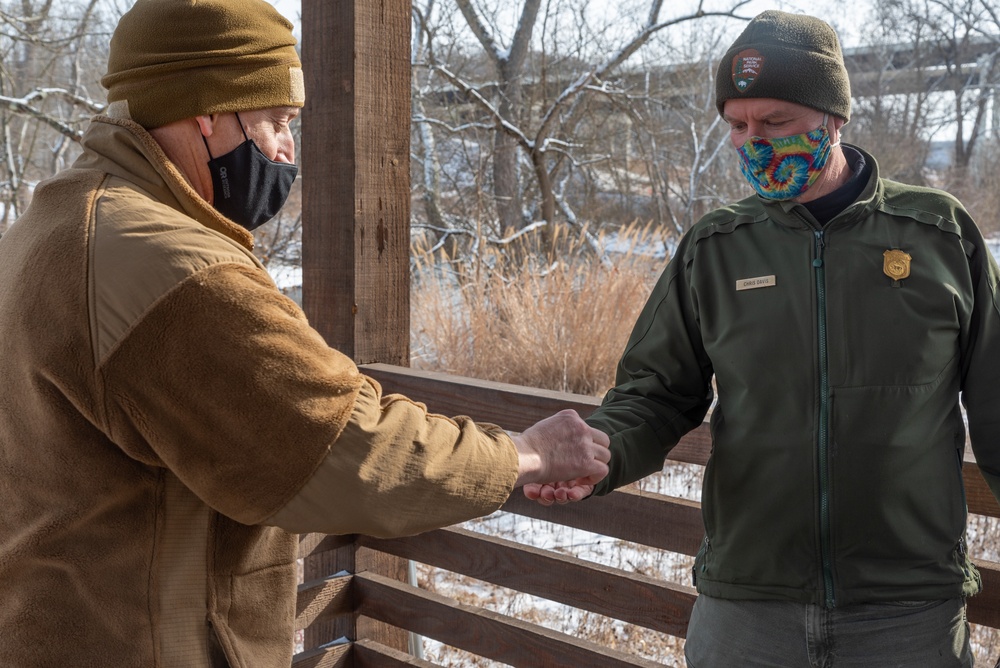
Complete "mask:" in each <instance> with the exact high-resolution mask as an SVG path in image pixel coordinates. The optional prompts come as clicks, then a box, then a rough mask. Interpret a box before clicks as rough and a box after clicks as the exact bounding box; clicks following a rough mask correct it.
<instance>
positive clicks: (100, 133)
mask: <svg viewBox="0 0 1000 668" xmlns="http://www.w3.org/2000/svg"><path fill="white" fill-rule="evenodd" d="M82 144H83V149H84V151H83V154H82V155H81V156H80V157H79V158H78V159H77V160H76V162H75V163H74V164H73V167H75V168H79V169H96V170H100V171H102V172H105V173H107V174H111V175H112V176H117V177H120V178H122V179H125V180H126V181H129V182H131V183H134V184H135V185H136V186H137V187H139V188H141V189H142V190H144V191H146V192H147V193H148V194H149V195H150V196H151V197H153V198H154V199H155V200H157V201H158V202H161V203H162V204H166V205H167V206H170V207H172V208H174V209H177V210H178V211H180V212H181V213H184V214H185V215H187V216H189V217H191V218H193V219H195V220H196V221H198V222H199V223H201V224H202V225H204V226H205V227H208V228H209V229H212V230H215V231H216V232H219V233H221V234H224V235H225V236H227V237H229V238H230V239H232V240H233V241H235V242H237V243H239V244H240V245H241V246H244V247H245V248H246V249H247V250H253V235H252V234H250V232H248V231H247V230H246V229H244V228H242V227H240V226H239V225H237V224H236V223H234V222H233V221H231V220H229V219H228V218H226V217H225V216H223V215H222V214H221V213H219V212H218V211H216V210H215V208H214V207H213V206H212V205H211V204H209V203H208V202H207V201H205V199H203V198H202V197H201V196H200V195H199V194H198V193H197V192H196V191H195V190H194V188H192V187H191V184H189V183H188V182H187V179H185V178H184V176H183V175H182V174H181V172H180V170H178V169H177V167H176V166H175V165H174V164H173V163H172V162H171V161H170V159H169V158H167V156H166V154H165V153H164V152H163V149H162V148H160V145H159V144H158V143H157V142H156V140H155V139H153V137H152V135H150V134H149V133H148V132H146V130H145V129H144V128H143V127H142V126H141V125H139V124H138V123H135V122H134V121H130V120H127V119H121V118H109V117H107V116H95V117H94V118H93V119H91V122H90V127H88V128H87V131H86V132H85V133H84V135H83V140H82Z"/></svg>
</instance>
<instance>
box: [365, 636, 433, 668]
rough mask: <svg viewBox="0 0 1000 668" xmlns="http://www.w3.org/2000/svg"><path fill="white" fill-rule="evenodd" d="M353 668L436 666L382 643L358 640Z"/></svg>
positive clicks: (428, 667) (418, 667)
mask: <svg viewBox="0 0 1000 668" xmlns="http://www.w3.org/2000/svg"><path fill="white" fill-rule="evenodd" d="M353 654H354V668H407V667H412V666H416V667H417V668H436V667H437V664H435V663H431V662H430V661H424V660H422V659H418V658H416V657H414V656H410V655H409V654H404V653H403V652H400V651H398V650H395V649H393V648H391V647H386V646H385V645H383V644H382V643H377V642H373V641H371V640H359V641H357V642H356V643H354V652H353Z"/></svg>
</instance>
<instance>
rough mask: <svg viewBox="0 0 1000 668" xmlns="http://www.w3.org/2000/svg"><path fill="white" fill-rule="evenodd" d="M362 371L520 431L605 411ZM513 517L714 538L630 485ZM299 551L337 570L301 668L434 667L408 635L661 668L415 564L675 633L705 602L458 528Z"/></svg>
mask: <svg viewBox="0 0 1000 668" xmlns="http://www.w3.org/2000/svg"><path fill="white" fill-rule="evenodd" d="M365 372H366V373H368V374H370V375H372V376H373V377H375V378H376V379H377V380H379V381H380V382H382V384H383V386H384V387H385V388H386V389H387V391H396V392H403V393H405V394H407V395H409V396H415V397H420V398H421V399H423V400H424V401H426V403H427V404H428V407H429V408H431V410H433V411H435V412H440V413H444V414H449V415H458V414H465V415H471V416H472V417H473V418H476V419H478V420H482V421H489V422H494V423H497V424H499V425H501V426H503V427H505V428H507V429H510V430H512V431H520V430H523V429H525V428H527V427H528V426H530V425H531V424H533V423H534V422H536V421H537V420H539V419H541V418H543V417H546V416H548V415H551V414H552V413H554V412H556V411H558V410H560V409H562V408H575V409H576V410H578V411H579V412H580V413H581V414H584V415H586V414H588V413H589V412H590V411H592V410H593V409H594V408H595V407H596V405H597V403H598V401H597V400H596V399H592V398H589V397H581V396H577V395H568V394H562V393H556V392H549V391H544V390H535V389H530V388H521V387H516V386H512V385H505V384H500V383H490V382H485V381H479V380H472V379H466V378H456V377H451V376H446V375H443V374H436V373H427V372H417V371H413V370H410V369H404V368H400V367H391V366H385V365H373V366H371V367H366V368H365ZM709 448H710V438H709V434H708V430H707V425H703V426H702V427H701V428H699V429H697V430H695V431H694V432H692V433H691V434H690V435H688V436H687V437H686V438H685V439H684V440H683V441H682V442H681V443H680V445H679V446H678V447H677V448H675V449H674V450H673V451H672V452H671V454H670V459H671V460H674V461H679V462H687V463H692V464H700V465H704V463H705V462H706V461H707V459H708V453H709ZM963 473H964V477H965V482H966V489H967V492H968V503H969V509H970V512H972V513H975V514H980V515H987V516H991V517H1000V507H998V505H997V503H996V501H995V499H994V498H993V496H992V494H991V493H990V491H989V488H988V487H987V486H986V483H985V481H984V480H983V478H982V476H981V475H980V473H979V471H978V469H977V468H976V466H975V464H974V462H972V461H971V460H970V461H967V462H966V464H965V468H964V471H963ZM503 509H504V510H505V511H507V512H510V513H515V514H518V515H522V516H526V517H531V518H536V519H539V520H545V521H549V522H553V523H556V524H558V525H561V526H564V527H571V528H575V529H581V530H585V531H589V532H593V533H596V534H601V535H603V536H609V537H613V538H617V539H621V540H624V541H630V542H633V543H636V544H639V545H643V546H649V547H652V548H659V549H661V550H667V551H670V552H675V553H679V554H682V555H689V556H692V555H694V554H695V553H696V552H697V550H698V548H699V546H700V543H701V540H702V536H703V533H704V531H703V526H702V519H701V509H700V504H698V503H697V502H695V501H690V500H686V499H681V498H676V497H671V496H665V495H661V494H654V493H649V492H640V491H636V490H634V489H623V490H619V491H616V492H613V493H611V494H609V495H607V496H605V497H600V498H594V499H588V500H587V501H586V502H584V503H577V504H567V505H556V506H551V507H543V506H541V505H538V504H536V503H533V502H528V501H526V500H525V499H524V498H523V496H521V495H520V494H515V495H513V496H512V498H511V499H510V500H509V501H508V502H507V504H506V505H505V506H504V508H503ZM301 547H302V549H301V553H302V555H303V556H304V557H305V558H306V560H307V567H306V572H307V573H310V572H312V573H317V572H321V573H322V572H323V571H322V568H323V567H324V566H325V567H326V568H327V570H331V569H336V570H331V572H328V573H323V575H322V576H321V577H314V578H311V579H310V581H308V582H307V583H306V584H304V585H302V586H301V588H300V592H299V607H298V613H297V615H298V616H297V626H298V628H301V629H305V630H306V631H307V633H306V647H307V648H306V649H305V650H304V651H302V652H301V653H299V654H297V655H296V658H295V662H294V666H296V668H301V667H303V666H310V667H312V666H316V667H319V666H344V667H347V666H389V667H391V666H432V665H434V664H432V663H429V662H427V661H423V660H421V659H418V658H416V657H415V656H414V655H412V654H410V653H409V652H408V651H407V645H406V639H407V638H408V637H409V634H410V633H412V634H419V635H421V636H425V637H428V638H432V639H434V640H437V641H439V642H441V643H444V644H446V645H450V646H453V647H457V648H460V649H462V650H465V651H467V652H470V653H472V654H474V655H478V656H481V657H486V658H489V659H492V660H495V661H499V662H502V663H506V664H510V665H514V666H564V665H565V666H572V665H584V666H596V665H600V666H612V667H615V666H650V667H651V666H656V665H661V664H659V663H656V662H653V661H650V660H648V659H644V658H641V657H638V656H635V655H632V654H629V653H628V652H624V651H621V650H619V649H613V648H609V647H605V646H602V645H600V644H597V643H595V642H591V641H588V640H584V639H581V638H579V637H578V636H576V635H570V634H565V633H560V632H557V631H553V630H550V629H548V628H544V627H542V626H539V625H536V624H533V623H529V622H526V621H523V620H520V619H516V618H513V617H509V616H506V615H503V614H499V613H497V612H494V611H490V610H487V609H484V608H481V607H477V606H473V605H468V604H464V603H460V602H458V601H456V600H453V599H451V598H448V597H446V596H442V595H440V594H438V593H435V592H431V591H427V590H424V589H420V588H418V587H416V586H413V585H411V584H408V583H407V582H406V577H405V574H406V569H405V564H406V563H407V560H413V561H416V562H420V563H423V564H427V565H429V566H433V567H436V568H439V569H444V570H446V571H450V572H453V573H457V574H461V575H464V576H468V577H471V578H474V579H476V580H479V581H482V582H485V583H491V584H494V585H499V586H502V587H506V588H509V589H512V590H515V591H517V592H523V593H526V594H530V595H532V596H537V597H541V598H544V599H548V600H551V601H555V602H557V603H561V604H564V605H566V606H571V607H573V608H577V609H579V610H585V611H590V612H594V613H598V614H600V615H605V616H607V617H610V618H613V619H616V620H621V621H623V622H626V623H629V624H635V625H638V626H640V627H645V628H648V629H652V630H654V631H658V632H662V633H664V634H669V635H671V636H677V637H684V636H685V634H686V631H687V623H688V618H689V617H690V613H691V607H692V605H693V604H694V600H695V597H696V593H695V590H694V589H693V588H692V587H689V586H687V585H683V584H676V583H673V582H668V581H665V580H660V579H656V578H652V577H648V576H646V575H643V574H640V573H636V572H630V571H626V570H623V569H619V568H613V567H609V566H603V565H600V564H596V563H593V562H590V561H585V560H582V559H579V558H577V557H574V556H569V555H566V554H561V553H558V552H555V551H550V550H545V549H539V548H536V547H531V546H527V545H522V544H519V543H517V542H515V541H513V540H510V539H506V538H500V537H496V536H489V535H485V534H482V533H478V532H473V531H469V530H467V529H464V528H459V527H449V528H446V529H440V530H437V531H431V532H428V533H425V534H422V535H419V536H413V537H409V538H400V539H394V540H379V539H374V538H370V537H366V536H357V537H331V536H321V535H316V534H313V535H309V536H304V537H303V538H302V543H301ZM344 550H353V551H354V554H353V556H354V564H355V565H356V566H357V567H356V568H354V569H348V570H341V569H339V568H338V566H337V562H338V559H333V560H331V559H330V557H329V555H331V554H336V553H338V552H339V553H342V552H343V551H344ZM393 560H395V561H393ZM341 561H342V560H341ZM312 562H318V563H319V564H321V566H320V570H319V571H317V569H316V568H310V567H309V563H312ZM387 564H388V566H387ZM365 565H375V566H374V568H372V569H367V568H366V567H365ZM977 565H978V566H979V569H980V572H981V574H982V576H983V584H984V592H983V593H982V594H980V595H978V596H975V597H973V598H971V599H970V600H969V620H970V622H972V623H975V624H981V625H985V626H989V627H993V628H1000V564H998V563H994V562H989V561H985V560H977Z"/></svg>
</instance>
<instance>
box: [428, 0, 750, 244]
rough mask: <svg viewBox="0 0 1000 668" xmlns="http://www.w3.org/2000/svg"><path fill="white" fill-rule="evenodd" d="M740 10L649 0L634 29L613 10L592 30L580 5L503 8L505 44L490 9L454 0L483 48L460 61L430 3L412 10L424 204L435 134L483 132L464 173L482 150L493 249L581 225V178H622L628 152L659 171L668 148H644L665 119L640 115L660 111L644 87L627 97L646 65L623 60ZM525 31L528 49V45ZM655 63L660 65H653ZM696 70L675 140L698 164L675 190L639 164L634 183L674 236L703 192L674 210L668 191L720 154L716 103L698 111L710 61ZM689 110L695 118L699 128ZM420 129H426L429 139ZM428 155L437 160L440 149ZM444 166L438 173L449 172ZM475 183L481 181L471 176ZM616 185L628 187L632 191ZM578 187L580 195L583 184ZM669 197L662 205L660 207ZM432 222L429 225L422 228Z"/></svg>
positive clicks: (532, 0)
mask: <svg viewBox="0 0 1000 668" xmlns="http://www.w3.org/2000/svg"><path fill="white" fill-rule="evenodd" d="M744 4H745V2H741V1H737V2H734V3H733V4H732V5H731V7H730V8H729V9H728V10H725V11H705V10H704V8H703V7H702V6H701V5H699V6H698V7H696V8H695V9H694V10H693V11H691V12H689V13H685V14H682V15H678V16H674V17H671V18H665V17H663V16H662V14H663V13H664V10H663V2H662V0H649V2H648V3H647V4H646V5H644V7H643V9H642V13H641V15H638V16H635V15H633V17H632V20H631V22H629V21H624V20H623V15H622V13H621V12H618V13H616V15H615V17H614V20H613V21H608V20H607V19H605V24H604V25H598V24H595V21H594V16H593V15H592V14H590V13H588V12H589V3H588V2H587V1H586V0H547V1H546V2H545V3H542V2H540V1H537V0H529V1H527V2H525V3H523V4H518V5H517V6H516V7H508V11H509V12H510V13H511V14H510V15H513V16H516V18H517V20H516V21H515V23H514V29H513V31H512V35H513V36H512V38H511V40H510V42H509V44H510V46H509V48H507V47H503V46H501V45H500V44H501V42H500V40H499V38H498V37H497V35H498V34H501V33H502V27H501V26H502V20H501V18H502V17H501V16H500V15H499V14H498V9H497V6H492V7H485V6H484V4H483V3H480V4H478V5H477V4H475V3H473V2H472V1H471V0H455V3H454V5H451V7H453V8H454V9H456V10H458V11H457V13H458V14H460V16H461V18H462V20H464V23H465V25H466V26H467V29H468V30H469V31H470V32H471V34H472V36H473V39H474V40H475V44H476V45H478V46H479V47H480V49H481V50H480V51H479V52H478V53H476V54H473V55H471V56H470V55H469V54H470V50H469V49H468V47H466V49H465V50H461V52H460V53H458V56H459V57H458V58H456V51H455V50H452V51H449V52H448V53H444V49H442V48H441V47H440V45H441V44H443V43H444V40H443V39H441V38H440V36H439V35H438V34H437V32H436V31H435V29H434V28H433V27H431V24H432V23H433V22H432V21H430V20H429V17H430V12H429V11H428V7H429V5H428V4H427V3H424V4H422V5H418V6H416V7H415V9H414V15H415V26H416V27H417V28H418V29H416V30H415V31H414V34H415V36H418V35H419V39H421V40H422V41H423V42H424V43H423V44H422V45H420V46H415V48H414V67H415V76H414V79H415V80H419V81H420V84H419V85H417V86H415V92H414V95H415V97H421V98H423V99H420V100H416V99H415V101H414V109H415V111H416V114H415V119H414V120H415V125H417V126H422V127H420V128H419V129H416V130H415V143H416V144H417V146H418V147H419V150H420V152H421V153H420V157H418V156H416V155H415V158H417V159H416V160H415V162H418V161H419V162H420V163H421V164H422V165H423V167H424V169H425V172H424V174H422V175H420V177H419V178H418V181H419V183H420V184H421V187H423V188H424V189H425V191H424V193H423V197H424V200H425V203H426V202H429V201H430V199H429V198H432V197H433V195H431V194H430V192H429V191H431V190H433V189H434V188H435V185H434V180H433V178H431V176H430V175H431V174H433V173H435V168H434V167H433V165H432V164H431V162H430V159H431V156H430V153H429V152H428V151H427V147H428V146H429V145H430V140H433V136H432V135H436V136H437V137H438V138H444V140H445V141H447V140H448V139H449V138H451V137H462V136H464V137H466V138H467V137H468V136H469V135H470V134H473V133H474V134H479V135H481V134H484V133H485V134H487V135H488V136H490V137H491V142H490V145H489V146H488V147H484V146H482V145H480V146H479V152H478V155H477V156H476V158H477V161H476V163H475V164H469V165H468V166H469V168H470V170H469V171H470V173H477V172H476V170H478V169H480V168H481V167H482V165H483V160H484V158H483V155H482V154H483V152H484V151H487V152H488V156H487V157H488V162H489V164H490V165H491V166H492V171H491V173H490V174H489V176H490V177H491V178H490V179H489V180H488V184H487V185H489V186H491V187H492V191H491V192H489V193H488V194H489V195H490V196H491V197H490V200H491V201H490V202H489V204H491V205H492V210H493V211H495V214H496V215H495V219H494V220H495V223H494V220H488V221H487V223H486V225H485V226H486V227H487V228H488V229H489V230H490V231H491V232H492V234H493V241H494V243H496V242H498V241H501V240H503V241H507V240H509V239H511V238H512V237H513V236H516V235H518V234H521V233H523V232H524V231H525V230H533V229H541V230H543V232H544V230H545V229H546V228H547V226H548V225H550V224H551V223H554V222H556V221H560V220H562V221H566V222H569V223H571V224H580V225H581V226H582V225H583V223H585V222H587V218H588V216H584V217H583V220H581V219H580V217H579V216H578V215H577V213H576V212H575V211H574V207H573V202H574V201H577V202H579V197H577V196H576V191H577V190H578V186H579V185H580V181H581V180H582V181H584V182H587V181H589V180H591V179H592V178H594V177H595V176H596V175H597V174H598V172H599V171H600V170H601V169H605V170H607V169H610V170H611V172H612V173H613V174H614V175H616V176H613V177H612V178H618V177H621V178H624V179H626V180H629V179H631V178H632V176H633V175H632V169H631V168H630V167H629V165H630V164H631V163H630V161H631V160H633V158H634V156H633V155H632V154H633V153H636V152H639V153H642V152H645V153H646V155H647V156H649V157H652V156H656V160H657V161H659V162H658V164H659V165H661V166H662V165H664V164H666V162H665V161H663V159H662V155H663V151H664V150H669V148H668V145H669V142H668V143H665V144H662V145H657V143H656V141H653V142H652V145H650V144H649V143H647V141H646V140H647V139H649V138H650V137H651V135H649V134H648V133H646V132H645V131H644V130H643V129H642V128H645V127H647V124H649V123H655V122H658V121H660V120H662V118H663V116H664V114H663V113H660V112H657V113H655V114H653V113H649V112H650V109H651V106H650V105H651V104H652V105H654V106H655V104H661V103H660V102H657V103H653V102H650V100H652V98H653V97H654V95H653V94H652V91H649V90H647V89H642V90H638V91H637V90H636V88H637V86H639V87H640V88H641V87H642V86H643V85H644V84H643V83H642V82H644V81H646V82H648V77H646V74H647V73H648V70H647V71H646V72H642V71H638V70H637V68H635V67H633V66H632V65H631V63H634V62H635V58H634V56H635V54H637V53H640V52H641V50H642V49H643V47H647V45H649V44H650V43H651V40H652V39H653V38H654V37H655V36H657V35H659V34H661V33H664V34H665V33H666V32H667V30H668V29H669V28H674V27H676V26H681V25H683V24H693V23H695V22H697V23H698V24H699V25H701V24H702V23H703V22H705V24H706V25H708V22H707V21H706V20H707V19H710V18H711V17H722V18H733V17H736V12H737V11H738V10H739V8H740V7H742V6H743V5H744ZM442 7H444V8H443V9H442ZM449 16H450V14H449V12H448V11H447V6H446V5H445V3H444V2H441V1H440V0H439V3H438V16H437V19H436V20H437V24H436V25H445V24H447V21H448V17H449ZM744 18H746V17H744ZM451 30H452V32H449V33H448V35H447V36H448V37H451V38H454V37H455V34H454V32H453V31H454V30H455V28H454V26H453V25H452V26H451ZM533 35H534V37H535V42H536V44H535V45H533V46H531V48H530V49H529V42H530V40H531V39H532V36H533ZM459 39H460V38H459ZM467 43H468V41H467V40H466V44H467ZM477 57H478V60H477ZM659 67H660V68H661V69H662V68H663V64H662V62H661V63H660V64H659ZM690 70H691V68H690V67H689V68H688V70H687V71H686V73H689V72H690ZM694 71H695V72H696V75H695V76H696V77H698V79H697V80H696V81H697V84H696V85H695V84H693V83H692V82H691V81H689V82H688V83H686V84H685V86H687V88H686V90H688V91H692V92H691V93H690V95H693V96H696V97H697V100H698V102H697V105H698V108H697V110H696V109H694V108H692V109H690V112H691V115H690V117H689V118H688V119H687V123H686V126H685V133H686V135H685V137H686V138H685V139H684V142H685V143H691V145H692V148H693V149H694V151H695V154H696V156H697V157H696V158H695V159H696V160H698V161H700V162H699V164H696V165H695V166H694V167H692V168H691V169H690V170H689V171H688V172H687V173H686V176H685V178H686V184H685V186H684V187H677V186H676V180H677V174H672V175H671V176H670V179H669V180H670V183H669V184H668V182H667V179H665V178H664V176H665V174H664V173H663V172H658V173H654V171H652V170H649V169H646V170H645V171H646V173H645V174H642V175H640V176H638V178H639V179H640V180H647V181H648V182H655V183H654V184H653V185H652V186H651V188H652V189H653V190H654V191H655V196H654V198H653V199H654V201H655V202H656V205H655V206H656V208H657V213H656V214H655V217H657V218H659V219H662V220H668V219H669V220H670V221H671V222H672V224H674V225H675V226H677V227H678V229H682V228H686V227H687V226H688V225H689V224H690V219H691V217H692V216H693V215H695V214H696V212H697V211H698V210H699V206H700V204H699V202H700V203H704V201H705V200H702V199H700V198H701V195H700V194H699V195H694V196H690V195H689V197H690V200H689V201H688V202H687V203H686V204H684V206H686V207H687V208H686V209H685V211H684V212H683V213H680V212H678V211H675V209H674V206H675V204H676V196H677V193H680V192H681V191H682V190H685V189H688V188H690V187H691V186H692V185H694V186H695V187H697V188H699V189H700V188H703V187H705V186H706V182H707V180H708V179H707V178H706V177H707V176H708V172H707V171H706V169H707V166H709V165H711V164H712V163H713V161H714V159H715V157H716V156H718V155H719V149H720V148H721V143H720V141H719V127H718V120H717V119H718V114H717V112H716V111H715V109H714V106H712V105H708V106H706V104H705V100H706V99H710V97H711V72H712V71H713V66H712V64H711V63H710V62H708V61H707V60H702V61H700V62H699V63H698V64H697V65H696V66H695V70H694ZM706 72H709V84H708V86H707V87H706V85H705V78H704V77H705V73H706ZM677 78H678V75H676V74H674V75H673V77H672V78H669V77H666V76H658V77H656V82H657V84H662V85H664V86H665V85H673V84H675V83H676V80H677ZM668 79H669V81H668ZM432 82H436V83H432ZM662 94H663V91H661V90H657V91H656V92H655V95H656V96H660V95H662ZM644 100H645V101H644ZM456 110H460V111H459V112H456ZM694 115H697V116H698V119H697V120H696V121H695V120H694V118H693V116H694ZM706 119H707V122H704V123H703V121H705V120H706ZM713 123H714V124H715V125H714V126H713ZM602 128H603V129H604V131H605V134H604V135H602V134H601V129H602ZM428 129H430V130H431V131H432V132H430V133H428ZM609 129H610V132H607V131H608V130H609ZM609 136H610V137H620V138H621V141H620V142H619V144H618V145H616V146H615V147H610V146H609V145H608V142H607V141H606V140H607V139H609ZM511 146H513V147H515V148H516V156H513V157H516V158H517V160H516V161H512V156H511V153H510V152H509V150H508V149H509V148H510V147H511ZM622 149H624V154H621V151H622ZM437 153H438V157H439V158H441V159H442V160H443V158H444V156H443V153H444V152H443V151H438V152H437ZM616 154H618V155H617V157H615V156H616ZM619 159H623V160H624V162H625V163H626V164H625V167H624V168H621V166H620V165H614V166H612V163H613V162H615V161H616V160H619ZM499 163H504V164H499ZM444 171H445V172H446V173H447V172H448V168H447V167H446V168H445V169H444ZM477 183H478V185H479V186H480V187H482V186H483V185H484V183H483V181H482V180H480V179H478V178H477ZM625 185H626V190H628V189H629V184H628V183H626V184H625ZM583 187H584V189H586V188H587V184H586V183H585V184H584V186H583ZM480 192H481V191H480ZM630 194H631V193H629V195H626V196H625V197H628V196H630ZM668 200H669V201H671V205H670V206H665V203H666V202H667V201H668ZM427 211H428V213H427V216H428V223H429V224H432V225H434V226H439V225H442V223H443V224H444V225H443V226H444V227H445V228H446V229H447V228H449V227H450V228H451V229H450V231H451V233H453V234H455V233H457V231H456V230H455V229H454V227H453V226H449V225H448V224H447V221H446V220H445V219H446V216H443V217H439V216H436V215H435V214H433V213H431V209H428V210H427ZM431 219H436V220H437V221H438V222H436V223H430V221H431Z"/></svg>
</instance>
